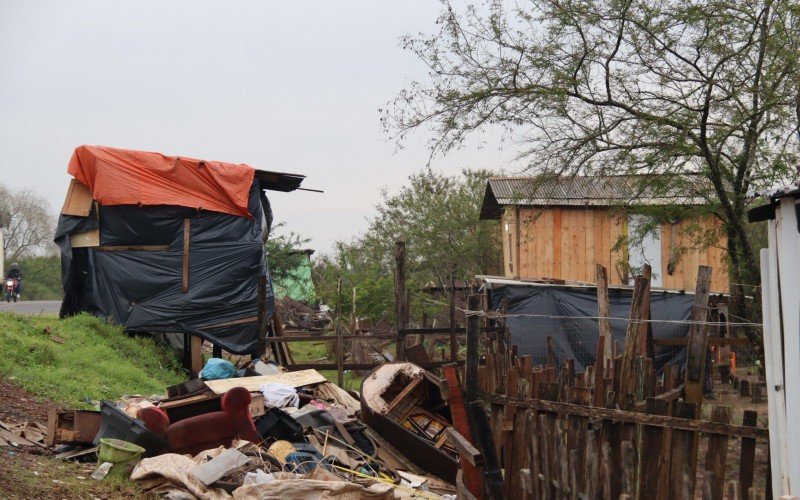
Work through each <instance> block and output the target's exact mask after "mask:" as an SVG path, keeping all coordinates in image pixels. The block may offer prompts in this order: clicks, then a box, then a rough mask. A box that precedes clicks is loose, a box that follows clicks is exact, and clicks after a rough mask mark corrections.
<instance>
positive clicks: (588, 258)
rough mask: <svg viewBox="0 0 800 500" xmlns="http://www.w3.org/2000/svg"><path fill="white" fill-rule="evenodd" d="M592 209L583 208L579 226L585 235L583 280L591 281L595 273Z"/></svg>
mask: <svg viewBox="0 0 800 500" xmlns="http://www.w3.org/2000/svg"><path fill="white" fill-rule="evenodd" d="M594 212H595V211H594V210H593V209H584V210H583V227H582V228H581V229H582V231H583V232H584V234H585V237H586V255H585V260H584V263H583V275H584V278H583V279H584V281H592V278H593V277H594V275H595V262H596V260H595V257H594V253H595V252H594V248H595V242H594V229H595V227H594Z"/></svg>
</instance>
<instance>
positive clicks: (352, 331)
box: [350, 287, 356, 335]
mask: <svg viewBox="0 0 800 500" xmlns="http://www.w3.org/2000/svg"><path fill="white" fill-rule="evenodd" d="M355 334H356V287H353V308H352V309H351V310H350V335H355Z"/></svg>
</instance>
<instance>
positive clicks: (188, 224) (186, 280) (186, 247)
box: [181, 219, 191, 293]
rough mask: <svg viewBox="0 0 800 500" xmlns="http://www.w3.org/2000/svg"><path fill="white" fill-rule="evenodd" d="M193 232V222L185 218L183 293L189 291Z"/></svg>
mask: <svg viewBox="0 0 800 500" xmlns="http://www.w3.org/2000/svg"><path fill="white" fill-rule="evenodd" d="M190 234H191V222H190V221H189V219H183V255H182V261H183V271H182V273H181V288H182V290H183V293H187V292H188V291H189V241H190V240H191V238H190Z"/></svg>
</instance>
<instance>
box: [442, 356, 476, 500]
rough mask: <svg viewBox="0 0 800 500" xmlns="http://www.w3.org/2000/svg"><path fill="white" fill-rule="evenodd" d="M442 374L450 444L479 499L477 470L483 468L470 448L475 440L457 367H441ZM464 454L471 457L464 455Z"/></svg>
mask: <svg viewBox="0 0 800 500" xmlns="http://www.w3.org/2000/svg"><path fill="white" fill-rule="evenodd" d="M442 374H443V375H444V379H445V382H446V383H447V392H448V394H449V397H448V401H449V406H450V414H451V416H452V421H453V427H451V428H450V429H448V430H449V431H451V432H450V434H455V436H451V442H452V441H456V443H455V448H456V449H457V450H458V452H459V460H460V463H461V470H462V471H464V482H465V484H466V486H467V488H468V489H469V491H470V492H471V493H472V494H473V495H475V496H477V497H481V496H483V494H482V492H483V489H484V487H483V478H482V477H481V474H480V470H479V468H481V467H482V466H483V457H482V456H481V455H480V453H479V452H478V450H477V449H476V448H474V447H473V446H472V443H474V442H475V440H474V439H473V438H472V433H471V431H470V427H469V418H468V416H467V409H466V407H465V406H464V394H463V392H462V390H461V386H462V385H461V377H460V376H459V370H458V365H456V364H454V363H453V364H447V365H444V366H442ZM461 441H463V442H461ZM467 445H468V446H467ZM465 453H468V454H470V455H471V456H470V455H465Z"/></svg>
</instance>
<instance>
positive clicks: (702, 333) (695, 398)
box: [684, 266, 711, 418]
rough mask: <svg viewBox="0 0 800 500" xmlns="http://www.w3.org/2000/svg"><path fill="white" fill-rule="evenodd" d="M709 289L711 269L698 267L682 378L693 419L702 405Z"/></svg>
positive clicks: (698, 413) (698, 414) (697, 415)
mask: <svg viewBox="0 0 800 500" xmlns="http://www.w3.org/2000/svg"><path fill="white" fill-rule="evenodd" d="M710 288H711V268H710V267H708V266H700V267H699V268H698V270H697V285H696V288H695V292H694V303H693V304H692V315H691V318H690V319H691V321H692V323H691V324H690V325H689V334H688V340H687V344H686V374H685V377H684V392H685V394H686V402H687V403H694V404H695V411H696V412H697V414H696V416H695V418H698V417H699V416H700V409H701V406H702V404H703V382H704V378H705V371H706V351H707V350H708V332H707V331H706V325H705V324H704V323H705V321H706V315H707V314H708V294H709V290H710Z"/></svg>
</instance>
